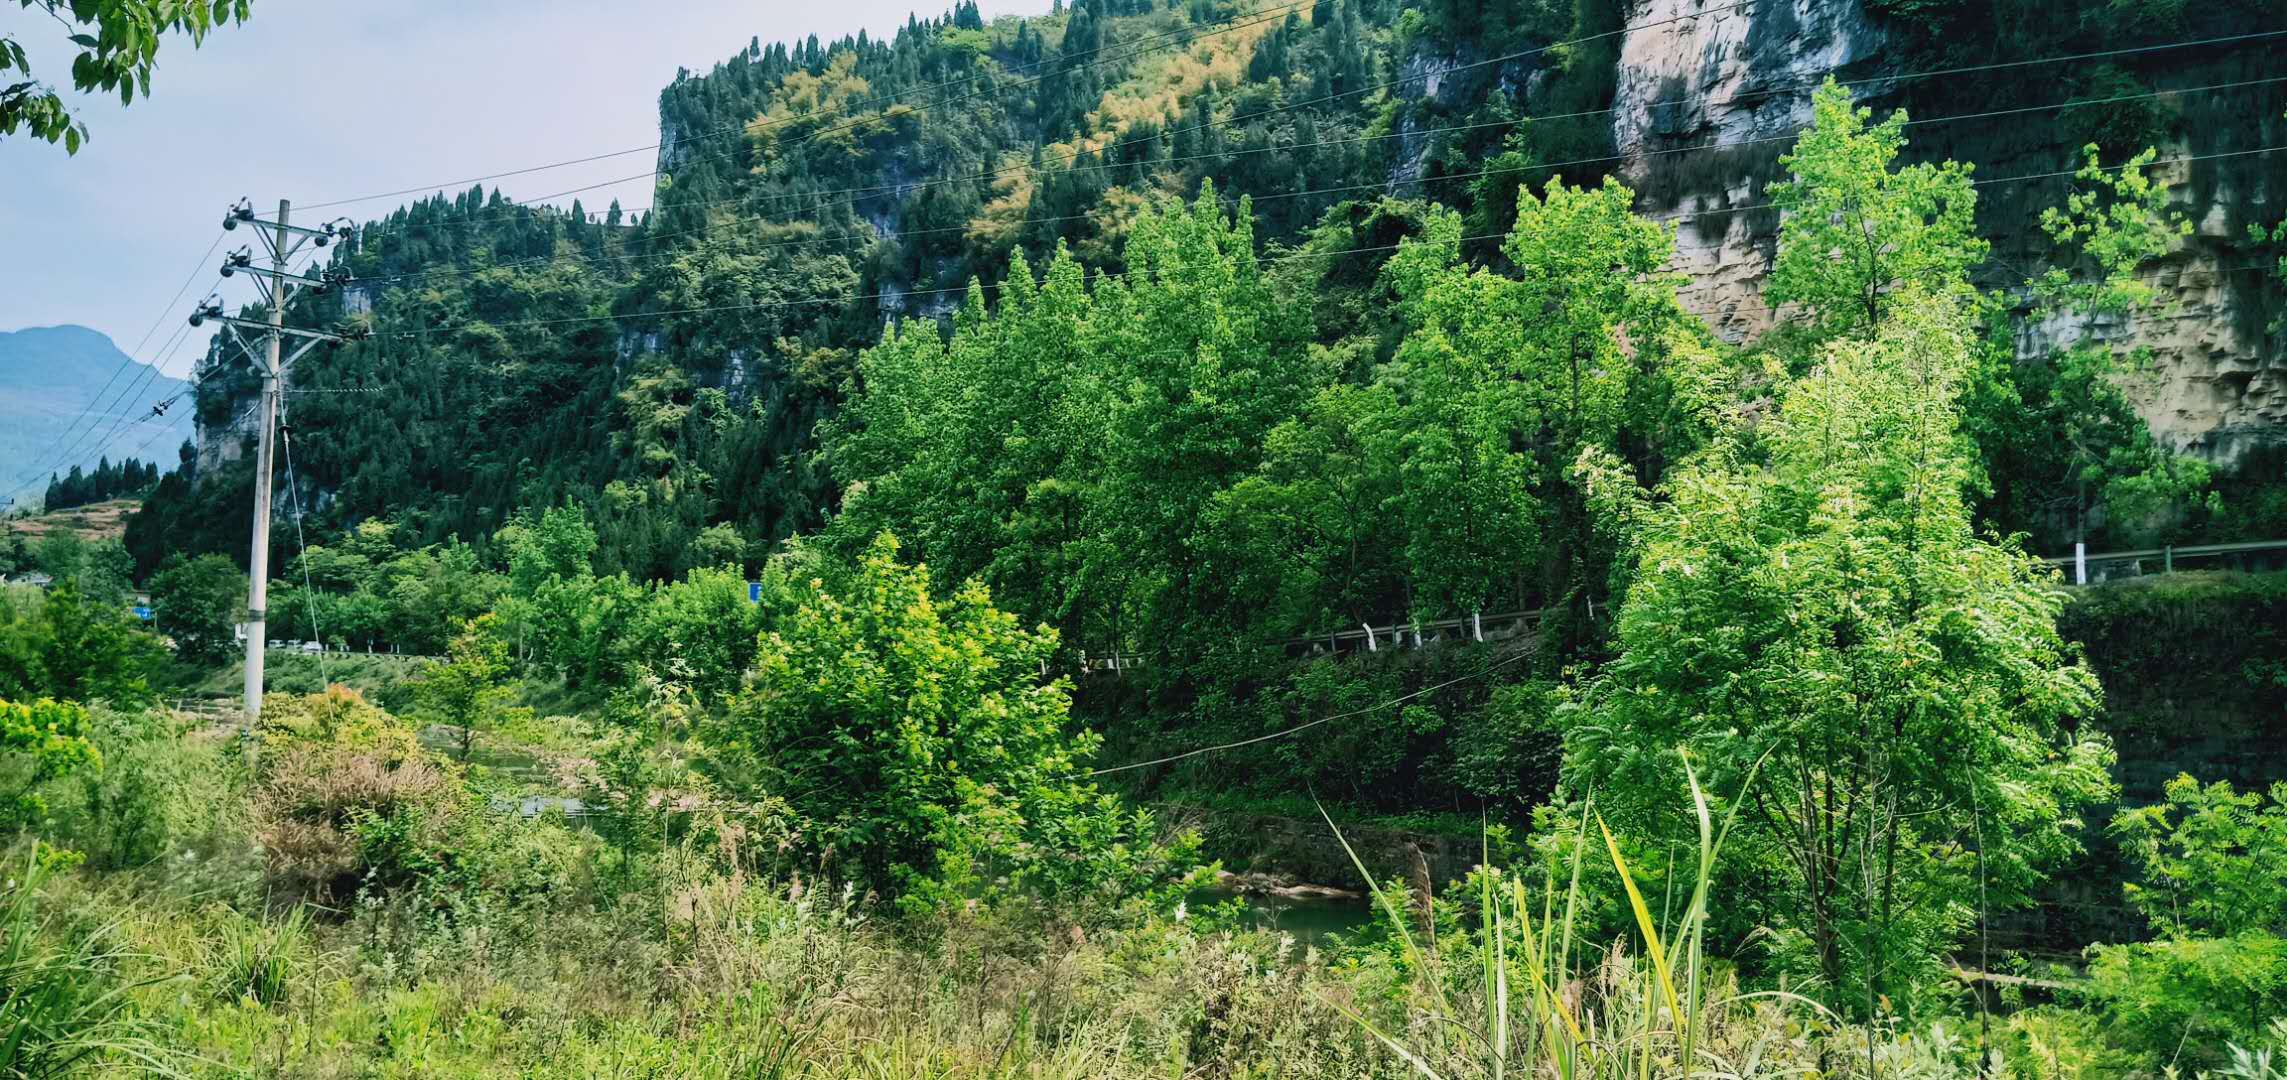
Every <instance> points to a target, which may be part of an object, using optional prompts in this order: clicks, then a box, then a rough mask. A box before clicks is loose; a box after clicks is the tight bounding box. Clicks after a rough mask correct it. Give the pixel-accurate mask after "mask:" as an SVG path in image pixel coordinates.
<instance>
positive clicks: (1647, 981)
mask: <svg viewBox="0 0 2287 1080" xmlns="http://www.w3.org/2000/svg"><path fill="white" fill-rule="evenodd" d="M1685 776H1686V777H1687V779H1688V781H1689V783H1690V788H1691V798H1692V809H1693V812H1694V813H1695V815H1696V817H1697V823H1698V826H1699V842H1698V854H1699V859H1698V863H1697V865H1696V867H1694V874H1693V878H1692V887H1691V898H1690V901H1689V902H1688V903H1687V904H1686V905H1685V907H1684V910H1683V911H1682V913H1681V914H1680V915H1678V916H1676V917H1675V918H1674V919H1673V920H1672V921H1669V922H1668V923H1667V924H1666V925H1664V926H1663V925H1662V924H1661V920H1659V919H1656V918H1654V916H1653V914H1652V911H1651V907H1650V905H1649V904H1647V903H1646V902H1645V900H1644V895H1643V892H1642V890H1640V889H1639V888H1638V887H1637V885H1636V876H1635V874H1634V873H1633V872H1631V870H1630V868H1629V865H1628V860H1627V858H1626V856H1624V855H1622V854H1621V850H1620V844H1619V842H1618V840H1616V839H1615V838H1614V837H1613V835H1612V832H1611V830H1610V829H1609V828H1607V827H1605V825H1604V823H1603V821H1602V820H1601V819H1600V818H1598V817H1596V815H1595V814H1594V812H1593V810H1592V809H1586V808H1584V809H1583V811H1582V813H1581V817H1580V820H1579V823H1578V824H1577V825H1576V826H1575V830H1576V831H1575V833H1574V835H1573V836H1572V837H1571V839H1572V840H1573V841H1574V842H1573V843H1572V844H1570V845H1569V850H1570V852H1571V858H1570V861H1569V865H1567V866H1566V867H1564V868H1563V869H1564V871H1565V872H1564V873H1562V874H1558V873H1549V874H1545V875H1542V881H1541V883H1540V885H1539V887H1538V888H1537V889H1535V888H1533V887H1531V886H1528V885H1527V884H1526V881H1525V877H1524V875H1521V874H1517V873H1512V872H1505V871H1503V870H1501V869H1500V868H1498V867H1494V866H1491V865H1485V866H1481V867H1480V868H1479V870H1478V872H1477V873H1476V874H1475V875H1474V876H1473V881H1472V882H1471V884H1473V885H1474V890H1473V891H1474V896H1473V900H1474V902H1475V905H1476V908H1477V924H1478V925H1477V927H1476V928H1475V931H1474V934H1473V935H1472V938H1473V939H1472V940H1470V941H1467V942H1464V943H1460V947H1456V948H1449V949H1447V950H1445V953H1446V955H1441V954H1440V952H1439V950H1438V949H1437V946H1436V942H1434V941H1433V940H1432V941H1426V942H1425V941H1424V940H1423V938H1422V937H1421V936H1417V928H1416V927H1415V926H1414V925H1413V924H1412V923H1413V921H1412V920H1410V919H1409V918H1408V917H1407V913H1406V912H1405V911H1404V910H1403V908H1402V907H1401V900H1400V899H1399V898H1398V896H1397V895H1395V891H1394V890H1391V889H1386V888H1379V887H1377V888H1375V889H1374V894H1375V897H1376V901H1377V903H1378V904H1379V906H1380V908H1381V911H1382V914H1383V916H1384V917H1385V918H1386V919H1387V921H1388V924H1389V927H1390V930H1391V931H1392V933H1393V936H1394V938H1395V939H1396V941H1397V943H1398V945H1399V948H1400V949H1401V950H1402V953H1403V956H1404V958H1405V960H1406V965H1407V967H1408V968H1409V969H1410V970H1411V971H1412V972H1414V973H1416V977H1415V985H1414V988H1413V994H1414V998H1413V1001H1412V1002H1411V1010H1410V1015H1409V1017H1408V1021H1407V1029H1408V1030H1407V1032H1405V1033H1402V1034H1400V1033H1393V1032H1390V1031H1385V1030H1383V1029H1382V1028H1381V1027H1378V1026H1376V1025H1375V1024H1374V1023H1373V1022H1372V1021H1371V1020H1370V1019H1368V1018H1367V1017H1366V1016H1365V1015H1364V1014H1363V1013H1362V1012H1360V1011H1358V1010H1356V1009H1353V1008H1350V1007H1348V1006H1345V1005H1342V1004H1340V1003H1337V1002H1333V1001H1331V1000H1330V1001H1329V1002H1328V1004H1329V1005H1332V1006H1333V1007H1334V1008H1336V1009H1339V1010H1341V1011H1342V1012H1344V1013H1345V1014H1346V1015H1348V1016H1349V1017H1350V1019H1351V1020H1352V1022H1354V1023H1356V1024H1358V1025H1359V1026H1360V1027H1362V1028H1364V1029H1365V1030H1366V1031H1367V1032H1369V1033H1370V1034H1371V1035H1372V1036H1373V1037H1374V1038H1375V1040H1377V1041H1378V1042H1380V1043H1381V1044H1382V1045H1383V1046H1385V1047H1387V1048H1388V1049H1389V1050H1390V1051H1391V1052H1393V1053H1395V1054H1397V1055H1398V1056H1399V1057H1400V1058H1401V1059H1403V1060H1404V1061H1405V1062H1406V1063H1407V1064H1408V1065H1409V1066H1411V1068H1412V1069H1413V1070H1414V1072H1415V1073H1416V1074H1418V1075H1420V1076H1422V1077H1426V1078H1428V1080H1448V1078H1457V1077H1463V1076H1468V1077H1480V1076H1481V1077H1491V1078H1494V1080H1503V1078H1505V1077H1508V1076H1512V1075H1517V1076H1524V1075H1531V1076H1546V1077H1554V1078H1556V1080H1605V1078H1610V1080H1622V1078H1638V1080H1641V1078H1647V1077H1653V1076H1660V1077H1701V1076H1704V1077H1724V1078H1736V1077H1747V1076H1754V1075H1777V1074H1779V1073H1782V1072H1793V1071H1798V1070H1797V1069H1795V1068H1794V1067H1792V1066H1789V1065H1785V1064H1782V1059H1787V1058H1792V1057H1794V1056H1795V1055H1794V1054H1792V1053H1788V1052H1786V1050H1790V1049H1793V1047H1791V1046H1790V1047H1787V1048H1782V1047H1780V1046H1779V1043H1780V1042H1781V1041H1783V1040H1786V1039H1787V1038H1788V1036H1789V1034H1790V1032H1791V1031H1794V1030H1799V1029H1800V1027H1801V1025H1799V1024H1791V1023H1789V1022H1788V1020H1789V1018H1788V1017H1787V1016H1786V1015H1785V1014H1786V1013H1787V1012H1788V1011H1789V1010H1799V1011H1800V1013H1801V1014H1808V1015H1809V1016H1810V1017H1811V1018H1812V1019H1814V1020H1815V1021H1817V1022H1819V1023H1820V1024H1821V1025H1824V1024H1828V1023H1831V1022H1832V1020H1833V1017H1831V1016H1830V1015H1827V1014H1825V1013H1824V1010H1822V1009H1821V1007H1820V1006H1819V1005H1818V1004H1817V1003H1815V1002H1813V1001H1811V1000H1809V999H1807V998H1804V997H1801V996H1799V995H1795V994H1790V993H1786V992H1784V991H1762V992H1754V993H1745V992H1740V991H1738V990H1737V989H1736V987H1735V985H1734V984H1733V983H1732V982H1731V980H1730V979H1729V977H1728V976H1727V975H1725V974H1723V973H1721V972H1719V971H1717V970H1716V969H1715V968H1714V967H1712V966H1711V965H1710V963H1709V961H1708V958H1707V954H1706V949H1705V934H1706V928H1707V921H1708V913H1709V903H1710V891H1711V887H1712V882H1713V880H1714V876H1715V867H1716V860H1717V858H1718V856H1719V855H1720V853H1721V851H1722V848H1723V843H1724V840H1725V839H1726V838H1727V837H1728V835H1729V833H1730V830H1731V826H1732V824H1733V822H1734V820H1735V818H1736V813H1737V811H1736V806H1737V803H1736V802H1735V803H1734V804H1733V806H1734V809H1733V810H1732V811H1731V812H1729V813H1726V814H1725V815H1724V816H1723V818H1722V820H1721V821H1720V822H1719V821H1717V820H1716V818H1715V816H1714V814H1713V813H1712V811H1711V810H1710V808H1709V806H1708V800H1707V796H1706V793H1705V792H1704V791H1703V790H1701V788H1700V785H1699V779H1698V776H1697V775H1696V773H1695V772H1693V770H1692V769H1691V767H1690V763H1689V761H1688V760H1687V761H1686V762H1685ZM1748 782H1749V783H1752V782H1753V777H1752V774H1750V776H1749V778H1748ZM1327 824H1328V825H1329V826H1330V827H1332V826H1333V821H1332V819H1331V818H1329V819H1328V822H1327ZM1591 824H1593V826H1594V834H1595V835H1593V836H1592V835H1591ZM1335 835H1336V836H1337V838H1340V836H1341V830H1340V829H1339V828H1336V829H1335ZM1597 841H1601V844H1598V843H1597ZM1342 845H1343V848H1344V850H1346V851H1350V858H1351V861H1352V862H1353V863H1354V864H1356V865H1357V866H1358V872H1359V874H1360V875H1361V876H1362V877H1364V878H1365V879H1366V880H1367V882H1368V883H1369V885H1371V884H1372V882H1373V878H1372V876H1371V875H1370V874H1368V873H1367V872H1366V869H1365V866H1364V864H1363V863H1362V862H1360V861H1359V859H1358V856H1357V853H1356V852H1355V851H1351V850H1350V845H1349V841H1348V840H1346V839H1344V840H1343V841H1342ZM1598 847H1601V849H1602V851H1603V852H1604V853H1605V854H1607V855H1609V856H1610V858H1611V861H1612V867H1613V869H1614V870H1615V871H1617V873H1618V877H1619V883H1620V887H1621V889H1622V890H1623V891H1624V892H1625V894H1626V900H1627V905H1626V907H1627V910H1628V912H1629V913H1630V914H1631V915H1632V917H1633V920H1634V931H1635V937H1634V939H1633V940H1632V941H1623V942H1620V943H1617V944H1615V945H1614V946H1613V947H1612V948H1611V949H1610V950H1608V951H1605V952H1603V953H1602V954H1601V955H1600V956H1597V955H1595V954H1594V951H1593V950H1592V949H1589V948H1585V947H1584V945H1585V944H1586V943H1584V942H1583V941H1582V940H1581V932H1580V917H1581V911H1582V900H1583V896H1582V892H1581V872H1582V869H1583V867H1582V862H1583V860H1584V858H1587V857H1589V856H1587V855H1586V853H1587V852H1590V851H1592V850H1595V849H1596V848H1598ZM1488 861H1489V860H1488ZM1559 877H1562V878H1563V880H1562V881H1561V883H1560V881H1559V880H1558V879H1559ZM1431 925H1432V927H1434V923H1433V924H1431ZM1432 932H1434V931H1433V929H1426V928H1425V929H1423V930H1422V931H1421V933H1422V934H1424V935H1426V934H1428V933H1432ZM1631 945H1632V946H1633V949H1634V951H1633V952H1631V951H1630V946H1631ZM1471 954H1473V957H1474V959H1473V962H1472V964H1471V967H1472V970H1471V971H1470V972H1468V973H1467V974H1466V976H1465V977H1464V978H1463V979H1462V980H1461V982H1462V983H1463V984H1464V985H1463V986H1462V987H1461V989H1462V990H1464V991H1465V993H1462V994H1457V993H1455V992H1452V991H1450V990H1449V989H1448V982H1449V981H1452V980H1451V978H1450V977H1451V976H1453V975H1455V974H1456V973H1455V972H1454V971H1452V970H1451V969H1452V966H1453V963H1454V961H1452V960H1449V959H1448V956H1464V957H1466V956H1470V955H1471Z"/></svg>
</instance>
